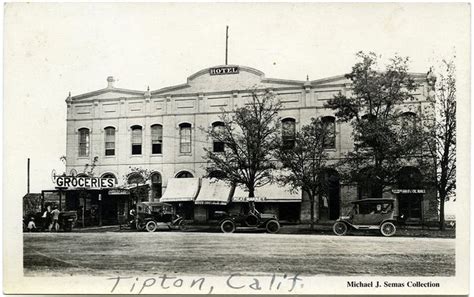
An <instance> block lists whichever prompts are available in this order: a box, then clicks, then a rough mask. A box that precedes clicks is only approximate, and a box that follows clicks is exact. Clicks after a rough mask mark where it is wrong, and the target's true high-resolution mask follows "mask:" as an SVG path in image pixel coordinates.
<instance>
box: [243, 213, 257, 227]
mask: <svg viewBox="0 0 474 297" xmlns="http://www.w3.org/2000/svg"><path fill="white" fill-rule="evenodd" d="M258 221H259V219H258V218H257V216H256V215H254V214H249V215H248V216H247V218H246V219H245V224H246V225H247V226H248V227H255V226H257V225H258Z"/></svg>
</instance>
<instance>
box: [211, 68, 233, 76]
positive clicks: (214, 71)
mask: <svg viewBox="0 0 474 297" xmlns="http://www.w3.org/2000/svg"><path fill="white" fill-rule="evenodd" d="M238 73H239V67H237V66H222V67H216V68H210V69H209V74H210V75H227V74H238Z"/></svg>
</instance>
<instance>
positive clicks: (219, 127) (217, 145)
mask: <svg viewBox="0 0 474 297" xmlns="http://www.w3.org/2000/svg"><path fill="white" fill-rule="evenodd" d="M212 129H213V130H214V132H215V133H217V135H222V133H223V132H224V125H223V124H215V125H214V126H213V128H212ZM224 149H225V145H224V142H222V141H218V140H214V141H213V143H212V151H213V152H215V153H222V152H224Z"/></svg>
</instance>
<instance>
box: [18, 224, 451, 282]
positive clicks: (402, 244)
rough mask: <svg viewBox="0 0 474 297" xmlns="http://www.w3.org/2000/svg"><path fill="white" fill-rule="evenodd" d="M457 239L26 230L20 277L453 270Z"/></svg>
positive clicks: (402, 273)
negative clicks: (22, 270)
mask: <svg viewBox="0 0 474 297" xmlns="http://www.w3.org/2000/svg"><path fill="white" fill-rule="evenodd" d="M454 253H455V240H454V239H438V238H409V237H393V238H383V237H379V236H346V237H336V236H328V235H288V234H274V235H273V234H264V233H252V234H245V233H237V234H221V233H196V232H155V233H146V232H140V233H138V232H128V233H113V232H106V233H53V234H48V233H35V234H25V235H24V267H25V275H29V276H31V275H113V274H118V273H121V274H124V273H128V274H135V275H140V274H151V273H168V274H198V273H199V274H208V275H222V274H230V273H242V274H255V273H257V274H264V273H273V272H275V273H278V272H280V273H301V274H303V275H314V274H318V275H390V276H410V275H420V276H431V275H437V276H450V275H454V272H455V265H454V261H455V256H454Z"/></svg>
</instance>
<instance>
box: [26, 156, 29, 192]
mask: <svg viewBox="0 0 474 297" xmlns="http://www.w3.org/2000/svg"><path fill="white" fill-rule="evenodd" d="M26 193H27V194H29V193H30V158H28V162H27V163H26Z"/></svg>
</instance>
